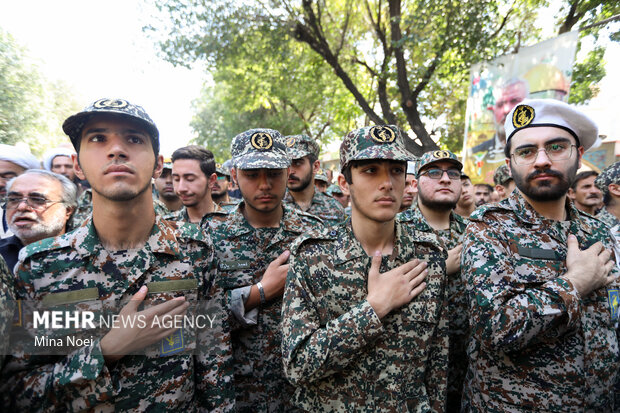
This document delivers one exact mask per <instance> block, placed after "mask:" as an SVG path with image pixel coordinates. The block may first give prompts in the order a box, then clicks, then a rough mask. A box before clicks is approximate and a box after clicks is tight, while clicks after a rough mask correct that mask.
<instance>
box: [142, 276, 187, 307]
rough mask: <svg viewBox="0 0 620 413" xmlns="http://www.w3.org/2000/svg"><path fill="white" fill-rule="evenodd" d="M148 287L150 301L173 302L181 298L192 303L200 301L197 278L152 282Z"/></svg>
mask: <svg viewBox="0 0 620 413" xmlns="http://www.w3.org/2000/svg"><path fill="white" fill-rule="evenodd" d="M146 286H147V288H148V291H149V292H148V296H147V299H148V300H171V299H173V298H175V297H181V296H184V297H185V299H186V300H187V301H190V302H193V301H196V300H198V280H197V279H195V278H185V279H181V280H166V281H152V282H149V283H147V284H146Z"/></svg>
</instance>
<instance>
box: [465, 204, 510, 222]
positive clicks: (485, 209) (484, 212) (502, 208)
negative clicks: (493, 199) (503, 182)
mask: <svg viewBox="0 0 620 413" xmlns="http://www.w3.org/2000/svg"><path fill="white" fill-rule="evenodd" d="M506 201H507V200H503V201H500V202H497V203H491V204H484V205H481V206H479V207H478V208H477V209H476V210H475V211H474V212H472V214H471V215H470V216H469V220H470V221H484V219H485V216H488V215H490V214H493V213H497V212H508V211H512V209H511V208H510V205H509V204H508V203H507V202H506Z"/></svg>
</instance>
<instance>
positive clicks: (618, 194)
mask: <svg viewBox="0 0 620 413" xmlns="http://www.w3.org/2000/svg"><path fill="white" fill-rule="evenodd" d="M607 189H609V193H610V194H612V195H613V196H614V197H615V198H620V185H618V184H609V186H608V187H607Z"/></svg>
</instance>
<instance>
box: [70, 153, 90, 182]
mask: <svg viewBox="0 0 620 413" xmlns="http://www.w3.org/2000/svg"><path fill="white" fill-rule="evenodd" d="M71 160H72V161H73V170H74V171H75V175H76V176H77V177H78V178H80V179H81V180H83V181H84V180H86V175H84V171H83V170H82V167H81V166H80V162H79V160H78V156H77V154H75V153H73V154H71Z"/></svg>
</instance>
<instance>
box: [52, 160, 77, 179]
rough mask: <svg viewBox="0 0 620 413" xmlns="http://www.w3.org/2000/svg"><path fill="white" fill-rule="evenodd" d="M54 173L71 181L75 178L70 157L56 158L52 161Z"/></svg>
mask: <svg viewBox="0 0 620 413" xmlns="http://www.w3.org/2000/svg"><path fill="white" fill-rule="evenodd" d="M51 169H52V172H56V173H57V174H60V175H63V176H65V177H66V178H68V179H69V180H70V181H73V179H74V178H75V172H74V171H73V161H72V160H71V158H70V157H68V156H56V157H54V159H52V168H51Z"/></svg>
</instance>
